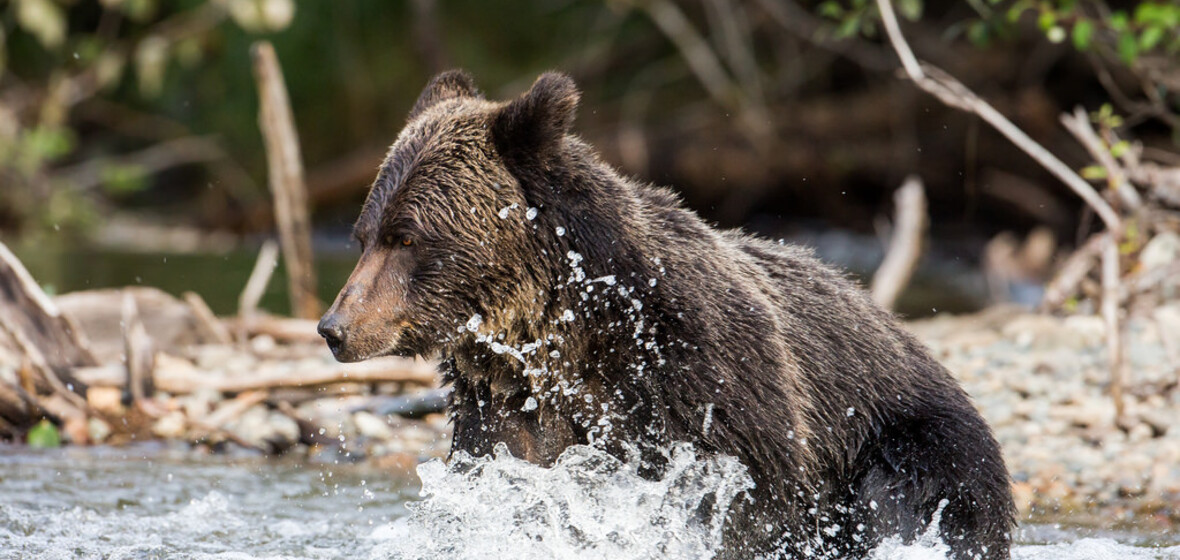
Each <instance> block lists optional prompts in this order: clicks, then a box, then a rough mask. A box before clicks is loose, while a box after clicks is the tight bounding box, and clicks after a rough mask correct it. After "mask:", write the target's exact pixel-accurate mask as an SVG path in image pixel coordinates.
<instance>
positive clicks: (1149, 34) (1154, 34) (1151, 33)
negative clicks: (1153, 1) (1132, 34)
mask: <svg viewBox="0 0 1180 560" xmlns="http://www.w3.org/2000/svg"><path fill="white" fill-rule="evenodd" d="M1163 38H1164V28H1163V27H1160V26H1158V25H1153V26H1151V27H1148V28H1147V29H1144V30H1143V33H1140V34H1139V49H1140V50H1144V51H1149V50H1151V49H1153V48H1155V46H1156V45H1158V44H1159V42H1160V40H1161V39H1163Z"/></svg>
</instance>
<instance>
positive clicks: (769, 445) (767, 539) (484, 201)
mask: <svg viewBox="0 0 1180 560" xmlns="http://www.w3.org/2000/svg"><path fill="white" fill-rule="evenodd" d="M579 97H580V94H579V92H578V90H577V88H576V86H575V85H574V82H573V81H572V80H571V79H570V78H569V77H567V76H565V75H562V74H557V73H547V74H544V75H542V76H540V77H539V78H538V79H537V81H536V82H535V83H534V84H533V86H532V87H531V88H530V89H529V90H528V91H527V92H525V93H524V94H522V95H521V96H520V97H518V98H516V99H514V100H512V101H508V102H495V101H489V100H486V99H484V97H483V96H482V95H481V94H480V93H479V92H478V91H477V90H476V88H475V86H474V85H473V83H472V80H471V78H470V77H469V76H468V75H467V74H465V73H463V72H461V71H450V72H446V73H443V74H441V75H439V76H437V77H435V78H434V79H433V80H432V81H431V82H430V84H429V85H428V86H427V87H426V89H425V90H424V91H423V92H422V94H421V96H420V98H419V99H418V101H417V103H416V104H415V105H414V107H413V109H412V110H411V112H410V115H409V118H408V121H407V124H406V126H405V128H404V129H403V130H402V132H401V134H400V135H399V136H398V138H397V140H396V141H395V142H394V144H393V146H392V147H391V148H390V149H389V152H388V156H387V157H386V159H385V162H384V163H383V164H382V165H381V167H380V169H379V172H378V174H377V178H376V180H375V181H374V183H373V186H372V189H371V191H370V193H369V195H368V199H367V200H366V201H365V203H364V207H363V208H362V210H361V214H360V218H359V219H358V220H357V223H356V226H355V229H354V235H355V238H356V241H357V242H359V245H360V248H361V256H360V261H359V262H358V264H357V265H356V269H355V270H354V271H353V273H352V276H351V277H350V278H349V279H348V281H347V283H346V285H345V286H344V288H343V289H342V290H341V291H340V294H339V296H338V297H337V298H336V301H335V303H334V304H333V305H332V307H331V309H330V310H329V311H328V312H327V314H326V315H325V316H324V318H323V320H322V321H321V322H320V326H319V331H320V333H321V335H322V336H323V337H324V338H325V339H326V340H327V343H328V345H329V346H330V347H331V349H332V352H333V353H334V355H335V356H336V358H337V359H338V360H340V361H358V360H364V359H367V358H370V357H373V356H380V355H390V354H394V355H404V356H412V355H419V356H440V357H441V358H442V360H443V361H442V364H443V372H442V373H443V375H444V379H445V380H446V381H447V382H449V383H450V384H452V385H453V390H452V393H451V397H450V399H451V400H450V403H449V408H450V414H451V417H452V421H453V424H454V441H453V443H452V453H453V452H454V451H457V450H462V451H465V452H467V453H469V454H472V455H475V456H479V455H487V454H489V453H490V452H491V451H492V448H493V446H494V445H496V444H498V443H503V444H506V445H507V448H508V449H509V450H510V451H511V453H512V454H513V455H514V456H516V457H520V458H524V459H526V460H528V461H531V462H535V463H538V464H541V465H547V464H551V463H552V462H553V461H554V460H555V459H556V458H557V457H558V455H559V454H560V453H561V452H562V451H563V450H564V449H566V448H567V447H569V446H572V445H576V444H590V445H595V446H600V448H602V449H604V450H607V451H609V452H610V453H611V454H614V455H616V456H618V457H620V458H629V460H637V461H640V462H641V471H640V472H642V473H644V474H645V476H659V472H660V469H661V466H662V464H663V461H664V460H665V459H666V455H665V451H666V450H667V449H668V448H669V446H670V445H671V444H673V443H674V442H690V443H691V444H692V445H693V446H694V447H695V448H696V449H697V450H698V451H699V452H703V453H708V454H726V455H730V456H733V457H736V458H737V459H739V460H740V461H741V462H742V463H743V464H744V465H745V466H746V467H747V469H748V472H749V474H750V476H751V477H752V479H753V481H754V484H755V487H754V488H753V489H752V490H751V491H750V492H749V494H748V495H747V496H745V497H744V498H742V499H739V500H735V502H734V504H733V507H732V509H731V510H730V514H729V517H728V519H727V522H726V538H725V543H724V548H725V550H724V551H723V553H722V555H723V556H725V557H730V558H742V557H752V556H754V555H758V554H768V553H769V554H771V555H772V556H787V557H792V556H796V555H802V554H805V553H806V554H812V555H819V556H824V557H848V556H854V557H855V556H858V555H864V554H866V553H867V552H868V551H870V550H871V549H872V548H873V547H874V546H875V545H876V544H877V543H879V542H880V541H881V540H882V539H885V538H888V537H900V538H901V539H902V540H903V541H912V540H913V539H915V538H916V537H917V536H919V535H920V534H922V533H923V531H925V530H926V529H927V527H928V526H929V525H930V524H931V522H932V521H933V519H934V518H935V516H936V513H940V514H941V524H940V535H941V537H942V539H943V540H944V541H945V542H946V543H947V545H949V547H950V548H951V551H952V554H953V556H954V557H955V558H959V559H962V558H1007V557H1008V549H1009V532H1010V530H1011V529H1012V527H1013V524H1014V510H1013V505H1012V497H1011V492H1010V485H1009V478H1008V474H1007V471H1006V469H1005V467H1004V462H1003V459H1002V458H1001V456H1000V450H999V446H998V445H997V443H996V441H995V439H994V438H993V437H992V434H991V431H990V429H989V428H988V426H987V424H986V423H985V422H984V421H983V419H982V418H981V417H980V415H979V414H978V413H977V412H976V410H975V409H974V408H973V407H972V404H971V402H970V400H969V399H968V397H967V395H966V394H965V393H964V392H963V390H962V389H961V388H960V387H959V386H958V384H957V383H956V382H955V380H954V379H953V378H952V377H951V376H950V374H949V373H948V372H947V371H946V369H944V368H943V367H942V366H941V365H940V364H939V363H938V362H937V361H935V360H934V358H932V357H931V356H930V354H929V352H927V350H926V349H925V348H924V347H923V346H922V344H921V343H920V342H918V341H917V340H916V339H915V338H914V337H913V336H911V335H909V334H907V333H906V332H905V331H904V330H903V329H902V328H901V327H900V326H899V325H898V323H897V321H896V320H895V319H894V318H893V317H892V316H891V315H890V313H888V312H886V311H884V310H882V309H880V308H879V307H877V306H876V305H874V304H873V303H871V301H870V300H869V298H868V297H867V296H866V295H865V293H864V292H863V291H862V290H861V289H860V288H859V287H858V286H856V285H855V284H854V283H853V282H852V281H850V280H849V279H847V278H846V277H845V276H844V275H843V274H842V273H840V272H837V271H836V270H833V269H832V268H830V267H828V266H826V265H824V264H822V263H821V262H819V261H818V260H817V259H816V258H815V257H813V256H812V254H811V253H810V252H809V251H808V250H805V249H801V248H798V247H792V246H790V245H783V244H782V243H773V242H769V241H766V240H763V239H759V238H756V237H753V236H750V235H747V234H745V233H742V232H740V231H722V230H718V229H715V228H713V227H710V226H709V225H707V224H706V223H705V222H704V221H703V220H702V219H701V218H700V217H698V216H697V215H696V214H695V213H693V212H692V211H691V210H688V209H685V208H684V207H683V206H682V205H681V202H680V200H679V199H678V198H677V196H676V195H675V194H673V193H672V192H671V191H669V190H667V189H664V188H659V187H654V186H650V185H646V184H641V183H639V182H637V181H634V180H632V179H629V178H627V177H624V176H623V175H621V174H620V173H619V172H617V171H616V170H614V169H613V168H611V167H610V166H609V165H607V164H606V163H604V162H603V161H602V160H601V159H599V157H598V156H597V155H596V153H595V152H594V150H593V149H592V148H591V147H590V146H588V145H587V144H585V143H584V142H583V141H582V140H581V139H579V138H578V137H577V136H574V135H572V134H571V133H570V127H571V124H572V122H573V120H574V113H575V111H576V109H577V105H578V100H579Z"/></svg>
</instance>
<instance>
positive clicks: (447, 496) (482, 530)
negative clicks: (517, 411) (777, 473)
mask: <svg viewBox="0 0 1180 560" xmlns="http://www.w3.org/2000/svg"><path fill="white" fill-rule="evenodd" d="M635 463H636V462H635V461H630V462H624V461H620V460H618V459H616V458H614V457H612V456H611V455H609V454H607V453H606V452H604V451H602V450H600V449H597V448H595V447H592V446H574V447H571V448H569V449H567V450H566V451H565V452H564V453H562V455H561V457H559V458H558V460H557V462H556V464H554V465H553V466H552V467H549V468H546V467H540V466H537V465H534V464H531V463H528V462H526V461H523V460H520V459H516V458H514V457H512V456H511V455H510V454H509V453H508V452H507V449H506V448H505V447H503V446H500V447H498V448H497V449H496V452H495V454H494V457H492V458H471V457H467V456H457V457H456V458H454V459H453V460H452V464H451V465H450V466H447V465H444V464H443V463H442V462H440V461H431V462H428V463H425V464H423V465H421V466H420V467H419V468H418V475H419V477H420V478H421V479H422V495H423V496H424V498H423V500H422V501H420V502H417V503H411V504H409V506H408V507H409V509H410V510H411V512H410V515H409V517H407V518H404V519H401V520H398V521H396V522H394V523H392V524H390V525H387V526H385V527H382V528H381V529H378V530H377V531H375V532H374V533H373V538H375V539H380V540H382V541H385V542H384V543H383V544H382V545H381V546H379V547H377V548H375V550H374V554H373V558H396V559H412V558H413V559H417V558H421V559H432V560H434V559H437V558H449V559H477V558H478V559H480V560H483V559H486V558H520V559H532V558H536V559H542V558H545V559H551V558H559V559H573V558H612V559H628V558H635V559H640V558H684V559H707V558H712V557H713V556H714V554H715V553H716V551H717V550H718V548H719V547H720V545H721V540H722V528H723V525H724V522H725V517H726V514H727V512H728V510H729V504H731V503H732V502H733V500H734V499H735V498H736V497H738V496H739V495H740V494H742V493H743V492H744V491H746V490H748V489H750V488H752V482H751V480H750V478H749V476H748V475H747V474H746V469H745V467H744V466H742V465H741V463H739V462H738V461H737V460H736V459H733V458H730V457H716V458H701V459H698V457H697V455H696V453H695V452H694V451H693V449H692V447H691V446H689V445H687V444H680V445H677V446H674V447H673V448H672V450H671V452H670V453H669V463H668V469H667V472H666V474H665V475H664V476H663V478H661V479H659V480H648V479H645V478H643V477H641V476H640V475H639V473H638V471H637V467H636V466H635Z"/></svg>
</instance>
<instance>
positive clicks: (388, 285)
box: [319, 71, 579, 362]
mask: <svg viewBox="0 0 1180 560" xmlns="http://www.w3.org/2000/svg"><path fill="white" fill-rule="evenodd" d="M578 98H579V93H578V90H577V88H576V86H575V85H574V83H573V80H571V79H570V78H569V77H568V76H564V75H561V74H556V73H547V74H544V75H542V76H541V77H539V78H538V79H537V81H536V82H535V83H534V84H533V86H532V87H531V88H530V89H529V91H527V92H525V93H524V94H523V95H521V96H520V97H518V98H517V99H515V100H512V101H509V102H500V103H497V102H491V101H488V100H485V99H484V98H483V97H482V96H481V95H480V94H479V92H478V91H477V90H476V88H475V86H474V84H473V83H472V80H471V78H470V77H469V76H468V75H467V74H466V73H464V72H461V71H450V72H445V73H443V74H440V75H439V76H437V77H435V78H434V79H433V80H432V81H431V82H430V84H429V85H428V86H427V87H426V89H425V90H424V91H423V92H422V94H421V96H420V97H419V98H418V101H417V103H415V104H414V107H413V109H412V110H411V111H410V116H409V119H408V122H407V124H406V126H405V128H404V129H403V130H402V132H401V134H400V135H399V136H398V138H397V140H396V141H395V142H394V144H393V146H391V147H390V149H389V152H388V155H387V157H386V159H385V162H384V163H383V164H382V165H381V168H380V170H379V172H378V174H377V178H376V180H375V181H374V183H373V186H372V188H371V190H370V191H369V196H368V199H367V200H366V201H365V204H364V207H363V209H362V210H361V215H360V218H359V219H358V220H357V223H356V225H355V227H354V231H353V234H354V237H355V238H356V241H357V242H358V243H359V244H360V248H361V256H360V260H359V262H358V263H357V265H356V268H355V270H353V272H352V275H351V276H350V277H349V279H348V281H347V283H346V284H345V285H344V287H343V288H342V289H341V290H340V294H339V295H338V296H337V297H336V301H335V303H333V304H332V307H331V308H330V309H329V310H328V312H327V313H326V314H325V315H324V317H323V319H322V320H321V321H320V325H319V332H320V334H321V335H322V336H323V337H324V339H325V340H327V342H328V345H329V347H331V349H332V352H333V354H334V355H335V356H336V359H338V360H340V361H343V362H351V361H360V360H365V359H368V358H371V357H374V356H381V355H389V354H396V355H428V354H431V353H433V352H434V351H436V350H439V349H440V348H444V347H445V346H446V345H447V344H448V343H449V342H451V341H454V340H456V339H457V338H458V337H459V335H461V333H463V332H464V328H465V327H466V326H467V325H470V324H471V323H473V322H474V323H476V324H485V325H489V326H490V325H495V328H496V329H497V330H498V331H499V332H503V331H504V330H505V329H511V328H513V327H512V326H511V325H513V324H518V323H520V322H521V321H522V320H526V317H524V316H525V315H529V314H536V313H540V309H539V307H540V306H541V305H542V304H539V303H538V301H539V299H540V298H543V297H544V293H543V292H544V291H545V285H544V282H545V279H544V278H542V277H543V276H544V275H545V273H544V272H542V271H540V270H539V267H537V266H535V265H534V264H533V263H534V262H535V261H536V260H537V259H538V256H539V255H541V254H543V253H547V252H548V251H556V250H558V249H557V247H552V246H551V245H553V244H554V243H555V241H554V239H553V235H552V232H553V230H554V229H555V228H554V227H552V226H550V225H546V224H549V223H551V220H552V218H550V217H547V216H545V215H544V214H545V213H546V210H547V209H546V208H545V206H546V204H545V202H544V201H545V200H547V198H546V197H547V196H550V195H551V194H552V193H538V192H532V191H536V190H537V189H538V188H542V187H541V186H540V185H542V184H544V187H543V188H544V189H548V190H552V189H551V188H550V187H549V186H548V184H549V183H551V182H552V181H551V180H552V179H553V178H554V174H560V173H561V169H562V168H563V163H562V160H563V159H564V157H565V156H564V153H565V151H566V150H565V144H566V143H567V139H566V134H567V132H568V130H569V128H570V125H571V123H572V121H573V118H574V113H575V111H576V109H577V103H578ZM543 230H544V231H543ZM472 326H473V327H474V325H472ZM472 330H474V329H472Z"/></svg>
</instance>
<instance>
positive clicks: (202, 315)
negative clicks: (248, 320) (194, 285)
mask: <svg viewBox="0 0 1180 560" xmlns="http://www.w3.org/2000/svg"><path fill="white" fill-rule="evenodd" d="M183 297H184V302H185V303H187V304H188V307H189V309H191V310H192V312H193V316H195V317H196V318H197V330H198V331H200V333H201V335H203V336H204V337H205V338H206V339H207V340H208V341H209V342H214V343H217V344H230V343H232V342H233V341H234V339H233V337H232V336H230V334H229V329H227V328H225V324H223V323H222V322H221V321H220V320H218V319H217V315H214V314H213V310H212V309H209V304H207V303H205V299H204V298H202V297H201V296H200V295H199V294H197V293H196V292H185V293H184V294H183Z"/></svg>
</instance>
